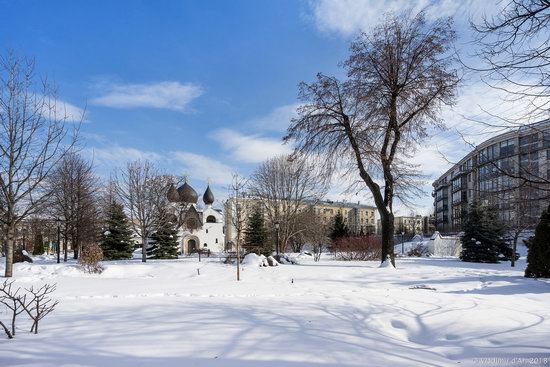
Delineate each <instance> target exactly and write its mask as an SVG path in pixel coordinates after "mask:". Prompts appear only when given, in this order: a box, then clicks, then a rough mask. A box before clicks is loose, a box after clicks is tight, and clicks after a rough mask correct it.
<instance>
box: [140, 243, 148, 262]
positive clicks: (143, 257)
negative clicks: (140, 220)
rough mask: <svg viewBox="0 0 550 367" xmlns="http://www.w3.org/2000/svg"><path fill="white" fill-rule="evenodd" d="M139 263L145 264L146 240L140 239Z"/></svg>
mask: <svg viewBox="0 0 550 367" xmlns="http://www.w3.org/2000/svg"><path fill="white" fill-rule="evenodd" d="M141 262H147V238H144V237H141Z"/></svg>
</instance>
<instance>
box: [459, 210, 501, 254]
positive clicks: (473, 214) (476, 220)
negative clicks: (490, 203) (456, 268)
mask: <svg viewBox="0 0 550 367" xmlns="http://www.w3.org/2000/svg"><path fill="white" fill-rule="evenodd" d="M463 229H464V235H463V236H462V237H461V240H462V252H461V254H460V259H461V260H462V261H467V262H482V263H498V262H499V253H500V250H501V248H502V247H503V239H502V238H503V234H504V227H503V226H502V225H501V224H500V222H499V221H498V219H497V217H496V211H494V210H489V209H488V208H486V207H484V206H481V205H480V204H479V203H473V204H472V206H471V207H470V211H469V213H468V218H467V221H466V223H465V225H464V227H463Z"/></svg>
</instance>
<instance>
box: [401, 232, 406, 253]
mask: <svg viewBox="0 0 550 367" xmlns="http://www.w3.org/2000/svg"><path fill="white" fill-rule="evenodd" d="M404 234H405V232H401V255H404V254H405V243H404V242H403V235H404Z"/></svg>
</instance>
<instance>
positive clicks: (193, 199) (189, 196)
mask: <svg viewBox="0 0 550 367" xmlns="http://www.w3.org/2000/svg"><path fill="white" fill-rule="evenodd" d="M178 194H179V197H180V201H183V202H184V203H188V204H196V203H197V200H199V194H197V192H196V191H195V189H193V188H192V187H191V186H190V185H189V184H188V183H187V182H185V183H184V184H183V185H181V186H180V187H179V188H178Z"/></svg>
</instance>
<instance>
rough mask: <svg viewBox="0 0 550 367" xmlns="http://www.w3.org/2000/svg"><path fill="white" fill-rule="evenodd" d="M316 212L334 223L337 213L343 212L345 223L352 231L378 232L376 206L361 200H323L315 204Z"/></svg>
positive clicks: (324, 219) (325, 219)
mask: <svg viewBox="0 0 550 367" xmlns="http://www.w3.org/2000/svg"><path fill="white" fill-rule="evenodd" d="M313 209H314V210H315V213H316V214H317V215H318V216H320V217H321V218H322V220H323V222H324V223H325V224H330V223H334V218H335V217H336V215H337V214H342V217H343V218H344V223H345V224H346V225H347V227H348V229H349V230H350V232H351V233H354V234H360V233H363V234H367V233H375V232H376V221H375V212H376V208H375V207H374V206H371V205H364V204H361V203H360V202H357V203H356V204H355V203H348V202H343V201H321V202H319V203H317V204H315V205H314V206H313Z"/></svg>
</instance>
